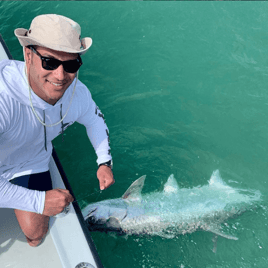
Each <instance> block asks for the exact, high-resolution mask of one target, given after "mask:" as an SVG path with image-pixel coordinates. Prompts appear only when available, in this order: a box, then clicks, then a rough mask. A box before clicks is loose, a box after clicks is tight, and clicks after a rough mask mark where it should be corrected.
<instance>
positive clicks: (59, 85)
mask: <svg viewBox="0 0 268 268" xmlns="http://www.w3.org/2000/svg"><path fill="white" fill-rule="evenodd" d="M48 82H49V83H50V84H52V85H54V86H56V87H62V86H63V85H64V84H65V83H62V84H56V83H53V82H50V81H48Z"/></svg>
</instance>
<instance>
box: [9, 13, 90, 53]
mask: <svg viewBox="0 0 268 268" xmlns="http://www.w3.org/2000/svg"><path fill="white" fill-rule="evenodd" d="M14 33H15V35H16V36H17V38H18V39H19V42H20V44H21V45H22V46H23V47H25V46H30V45H38V46H41V47H47V48H50V49H53V50H56V51H63V52H69V53H79V54H80V55H82V54H85V53H86V52H87V50H88V49H89V48H90V46H91V45H92V39H91V38H90V37H85V38H83V39H81V27H80V25H79V24H78V23H76V22H75V21H73V20H71V19H69V18H67V17H64V16H61V15H56V14H47V15H40V16H37V17H35V18H34V19H33V21H32V23H31V26H30V29H29V31H28V30H27V29H23V28H18V29H16V30H15V31H14Z"/></svg>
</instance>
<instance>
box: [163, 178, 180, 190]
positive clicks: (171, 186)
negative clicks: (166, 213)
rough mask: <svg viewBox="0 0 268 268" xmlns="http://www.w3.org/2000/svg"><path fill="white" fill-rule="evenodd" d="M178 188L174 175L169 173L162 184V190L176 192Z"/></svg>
mask: <svg viewBox="0 0 268 268" xmlns="http://www.w3.org/2000/svg"><path fill="white" fill-rule="evenodd" d="M178 190H179V185H178V183H177V181H176V180H175V178H174V175H173V174H171V175H170V176H169V178H168V180H167V182H166V183H165V185H164V192H165V193H177V192H178Z"/></svg>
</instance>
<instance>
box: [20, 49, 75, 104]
mask: <svg viewBox="0 0 268 268" xmlns="http://www.w3.org/2000/svg"><path fill="white" fill-rule="evenodd" d="M36 51H37V52H39V53H40V54H41V55H42V56H43V57H48V58H50V57H51V58H55V59H58V60H61V61H67V60H74V59H76V58H77V57H78V55H77V54H71V53H66V52H60V51H55V50H52V49H49V48H44V47H36ZM25 58H26V64H27V74H28V76H29V80H30V81H29V82H30V85H31V88H32V89H33V91H34V92H35V94H36V95H37V96H39V97H40V98H41V99H43V100H44V101H46V102H47V103H49V104H51V105H54V104H55V103H56V102H57V101H58V100H59V99H60V98H61V97H62V96H63V94H64V92H65V91H66V89H67V88H68V87H69V86H70V84H71V83H72V82H73V80H74V78H75V75H76V73H67V72H65V71H64V69H63V66H62V65H60V66H59V67H58V68H57V69H55V70H51V71H48V70H45V69H43V67H42V60H41V59H40V58H39V56H38V55H36V54H35V53H34V52H33V51H31V50H30V49H28V48H26V49H25Z"/></svg>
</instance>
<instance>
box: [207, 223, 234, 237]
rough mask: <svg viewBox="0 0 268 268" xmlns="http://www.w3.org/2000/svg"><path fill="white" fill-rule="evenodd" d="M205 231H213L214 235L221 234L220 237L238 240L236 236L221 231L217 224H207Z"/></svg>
mask: <svg viewBox="0 0 268 268" xmlns="http://www.w3.org/2000/svg"><path fill="white" fill-rule="evenodd" d="M205 231H208V232H211V233H213V234H215V235H219V236H222V237H224V238H227V239H231V240H238V238H237V237H235V236H232V235H229V234H226V233H224V232H223V231H221V230H220V228H219V226H217V225H215V226H213V225H212V226H208V227H207V228H206V230H205Z"/></svg>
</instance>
